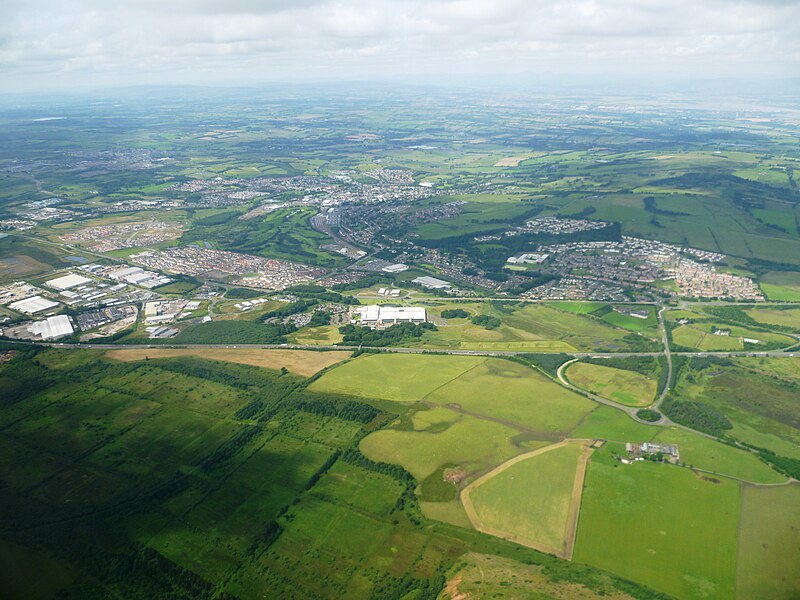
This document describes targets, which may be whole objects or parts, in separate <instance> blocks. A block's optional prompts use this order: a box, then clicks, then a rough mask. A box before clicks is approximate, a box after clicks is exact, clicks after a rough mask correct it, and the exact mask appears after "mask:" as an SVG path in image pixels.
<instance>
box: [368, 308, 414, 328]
mask: <svg viewBox="0 0 800 600" xmlns="http://www.w3.org/2000/svg"><path fill="white" fill-rule="evenodd" d="M354 314H357V315H359V317H360V318H359V319H357V320H354V322H356V323H358V324H360V325H364V326H366V327H388V326H390V325H396V324H397V323H425V322H426V321H427V320H428V315H427V313H426V311H425V308H424V307H422V306H378V305H377V304H372V305H369V306H360V307H358V308H356V309H355V311H354Z"/></svg>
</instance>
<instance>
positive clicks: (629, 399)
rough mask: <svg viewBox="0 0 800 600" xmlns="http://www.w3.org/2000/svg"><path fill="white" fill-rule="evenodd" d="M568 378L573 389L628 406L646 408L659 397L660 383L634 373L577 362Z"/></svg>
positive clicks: (570, 370) (568, 373)
mask: <svg viewBox="0 0 800 600" xmlns="http://www.w3.org/2000/svg"><path fill="white" fill-rule="evenodd" d="M565 375H566V376H567V378H568V379H569V381H570V383H572V384H573V385H575V386H577V387H579V388H581V389H584V390H586V391H588V392H593V393H595V394H597V395H599V396H602V397H604V398H608V399H610V400H616V401H617V402H619V403H620V404H625V405H627V406H647V405H648V404H650V403H651V402H652V401H653V400H654V399H655V396H656V384H657V382H656V381H655V380H653V379H652V378H650V377H646V376H645V375H642V374H641V373H637V372H635V371H627V370H624V369H617V368H614V367H605V366H603V365H596V364H591V363H582V362H576V363H573V364H571V365H570V366H569V367H567V369H566V372H565Z"/></svg>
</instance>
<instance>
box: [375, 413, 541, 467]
mask: <svg viewBox="0 0 800 600" xmlns="http://www.w3.org/2000/svg"><path fill="white" fill-rule="evenodd" d="M518 433H519V432H518V430H516V429H514V428H512V427H508V426H506V425H501V424H500V423H494V422H492V421H486V420H483V419H479V418H477V417H471V416H467V415H464V416H462V417H461V418H460V419H459V420H458V421H457V422H455V423H453V424H451V425H450V426H449V427H447V429H445V430H444V431H438V432H436V433H431V432H427V431H404V430H399V429H391V428H389V429H383V430H381V431H376V432H375V433H372V434H370V435H368V436H367V437H366V438H364V440H363V441H362V442H361V446H360V448H361V451H362V452H363V453H364V455H365V456H367V457H369V458H371V459H372V460H376V461H380V462H390V463H396V464H399V465H402V466H403V467H404V468H405V469H406V470H408V471H409V472H410V473H411V474H412V475H414V477H416V478H417V479H420V480H422V479H425V478H426V477H428V476H429V475H431V474H432V473H433V472H434V471H436V469H438V468H439V467H441V466H442V465H447V464H457V465H460V466H462V467H463V468H464V469H466V470H467V471H468V472H476V471H481V470H482V469H485V468H488V467H494V466H496V465H499V464H500V463H502V462H503V461H505V460H507V459H509V458H511V457H512V456H514V455H516V454H519V453H520V452H522V451H523V450H525V449H530V447H528V448H521V447H518V446H517V445H515V443H514V438H515V436H516V435H517V434H518Z"/></svg>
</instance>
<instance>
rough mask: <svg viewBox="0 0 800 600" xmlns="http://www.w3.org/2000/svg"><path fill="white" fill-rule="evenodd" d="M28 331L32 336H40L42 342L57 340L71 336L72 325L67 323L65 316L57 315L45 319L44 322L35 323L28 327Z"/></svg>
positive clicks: (67, 319) (67, 318)
mask: <svg viewBox="0 0 800 600" xmlns="http://www.w3.org/2000/svg"><path fill="white" fill-rule="evenodd" d="M28 331H29V332H30V333H32V334H33V335H38V336H41V338H42V339H43V340H57V339H58V338H62V337H65V336H68V335H72V333H73V331H74V330H73V329H72V323H70V322H69V317H68V316H67V315H57V316H55V317H47V318H46V319H45V320H44V321H36V322H34V323H32V324H31V325H30V327H28Z"/></svg>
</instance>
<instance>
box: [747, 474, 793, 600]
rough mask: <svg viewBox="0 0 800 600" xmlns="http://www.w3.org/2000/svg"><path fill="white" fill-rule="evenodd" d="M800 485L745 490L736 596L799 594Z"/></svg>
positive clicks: (776, 596)
mask: <svg viewBox="0 0 800 600" xmlns="http://www.w3.org/2000/svg"><path fill="white" fill-rule="evenodd" d="M798 506H800V485H798V484H792V485H790V486H785V487H755V486H750V485H745V486H744V487H743V490H742V520H741V523H740V524H739V556H738V560H737V563H736V597H737V598H739V599H741V600H749V599H750V598H774V599H776V600H777V599H786V600H788V599H790V598H800V568H798V565H800V510H798Z"/></svg>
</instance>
